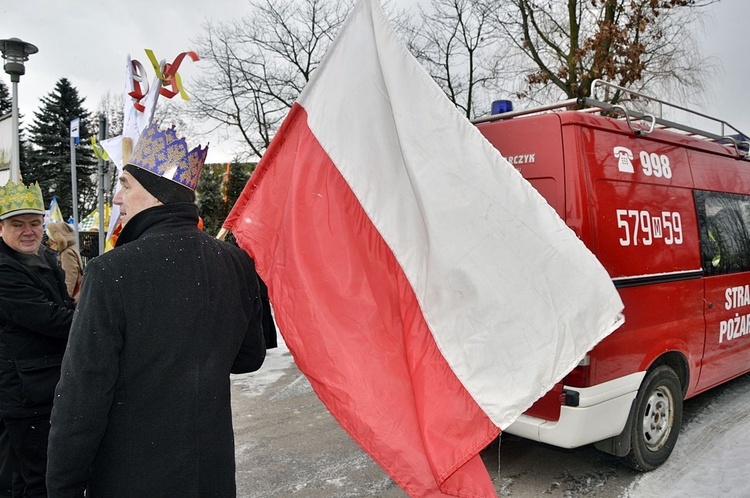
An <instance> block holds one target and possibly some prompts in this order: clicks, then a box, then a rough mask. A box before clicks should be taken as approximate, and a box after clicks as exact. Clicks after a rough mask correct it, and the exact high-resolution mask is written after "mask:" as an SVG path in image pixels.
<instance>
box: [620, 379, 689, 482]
mask: <svg viewBox="0 0 750 498" xmlns="http://www.w3.org/2000/svg"><path fill="white" fill-rule="evenodd" d="M635 403H636V405H635V411H634V412H633V413H632V416H631V419H630V420H628V423H629V424H630V429H631V432H630V453H628V454H627V455H626V456H624V457H622V458H620V461H621V462H622V463H624V464H625V465H627V466H628V467H630V468H632V469H634V470H637V471H639V472H648V471H650V470H654V469H655V468H657V467H659V466H660V465H661V464H663V463H664V462H666V461H667V458H669V455H670V454H671V453H672V450H673V449H674V446H675V443H677V436H679V434H680V425H681V424H682V388H681V387H680V379H679V378H678V377H677V374H676V373H675V372H674V370H672V369H671V368H670V367H668V366H665V365H662V366H659V367H656V368H655V369H653V370H652V371H651V372H649V373H648V374H647V375H646V378H645V379H644V381H643V384H641V388H640V389H639V390H638V397H637V398H636V400H635Z"/></svg>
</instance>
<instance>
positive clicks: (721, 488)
mask: <svg viewBox="0 0 750 498" xmlns="http://www.w3.org/2000/svg"><path fill="white" fill-rule="evenodd" d="M748 386H750V377H749V376H747V375H745V376H743V377H742V378H740V379H737V380H735V381H733V382H731V383H729V384H727V386H725V387H719V388H715V389H714V390H713V391H709V392H707V393H705V394H703V395H701V396H699V397H698V398H696V399H691V400H687V401H686V402H685V407H686V415H687V417H686V418H687V419H686V420H684V421H683V429H682V431H681V433H680V437H679V439H678V440H677V446H676V447H675V450H674V452H673V453H672V455H671V456H670V457H669V460H667V462H666V463H665V464H664V465H662V466H661V467H660V468H658V469H656V470H654V471H653V472H649V473H647V474H643V475H641V476H639V477H638V478H636V480H635V482H634V483H633V485H632V486H631V489H630V491H629V496H631V497H641V496H662V497H673V498H683V497H706V498H708V497H719V496H721V497H737V498H739V497H747V496H750V416H748V414H750V398H749V397H748V395H747V393H748ZM717 391H718V394H717ZM701 398H703V399H701ZM704 399H707V400H708V401H707V402H706V401H704Z"/></svg>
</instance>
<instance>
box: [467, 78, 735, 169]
mask: <svg viewBox="0 0 750 498" xmlns="http://www.w3.org/2000/svg"><path fill="white" fill-rule="evenodd" d="M601 93H604V95H603V96H602V97H599V95H598V94H601ZM591 95H592V96H591V97H580V98H577V99H568V100H563V101H561V102H556V103H554V104H549V105H546V106H541V107H536V108H533V109H524V110H519V111H511V112H506V113H502V114H493V115H492V116H486V117H483V118H478V119H475V120H473V121H472V123H474V124H479V123H487V122H491V121H500V120H506V119H511V118H514V117H517V116H523V115H528V114H538V113H543V112H548V111H553V110H556V109H568V110H572V108H577V110H578V111H579V112H589V113H599V114H602V113H607V114H608V115H609V116H610V117H614V118H618V119H624V120H626V121H627V123H628V127H629V128H630V129H631V130H632V131H633V133H635V134H636V135H644V134H649V133H651V132H653V131H654V129H655V128H657V127H658V128H659V129H667V130H670V131H673V132H676V133H680V134H683V135H687V136H694V137H698V138H702V139H704V140H709V141H712V142H716V143H719V144H722V145H724V146H726V147H728V148H730V149H734V150H735V152H736V153H737V155H738V156H740V157H742V158H744V159H748V158H750V138H748V136H747V135H745V134H744V133H742V132H740V131H739V130H738V129H737V128H735V127H734V126H732V125H730V124H729V123H727V122H726V121H723V120H721V119H718V118H714V117H712V116H709V115H707V114H703V113H701V112H698V111H695V110H693V109H689V108H687V107H682V106H679V105H676V104H671V103H669V102H666V101H664V100H661V99H657V98H656V97H651V96H648V95H644V94H642V93H640V92H636V91H634V90H629V89H627V88H624V87H621V86H618V85H615V84H612V83H608V82H606V81H604V80H601V79H597V80H594V81H593V82H592V83H591ZM597 97H599V98H597ZM610 102H620V103H610ZM638 107H641V109H644V108H648V111H646V110H639V109H638ZM665 109H666V110H669V111H670V112H673V113H677V114H680V115H681V116H684V117H685V120H686V121H691V120H698V121H700V125H701V126H702V128H698V127H697V126H692V125H688V124H684V123H680V122H677V121H674V120H670V119H666V118H665V117H664V111H665ZM649 111H650V112H649ZM705 128H710V129H711V130H713V131H709V129H705Z"/></svg>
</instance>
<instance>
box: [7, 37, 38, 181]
mask: <svg viewBox="0 0 750 498" xmlns="http://www.w3.org/2000/svg"><path fill="white" fill-rule="evenodd" d="M0 52H2V53H3V59H5V66H3V68H4V69H5V72H6V73H8V74H9V75H10V81H11V84H12V86H13V111H12V112H13V117H12V123H11V126H12V127H13V145H12V148H11V152H10V157H11V165H10V181H12V182H16V183H17V182H20V181H21V162H20V159H21V145H20V141H19V136H18V82H19V81H20V80H21V75H22V74H24V73H25V72H26V70H25V68H24V66H23V63H24V62H25V61H27V60H29V56H30V55H32V54H35V53H37V52H39V49H38V48H36V45H32V44H31V43H27V42H25V41H23V40H19V39H18V38H9V39H7V40H0Z"/></svg>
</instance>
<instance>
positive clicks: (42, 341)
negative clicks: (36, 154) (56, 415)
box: [0, 183, 73, 496]
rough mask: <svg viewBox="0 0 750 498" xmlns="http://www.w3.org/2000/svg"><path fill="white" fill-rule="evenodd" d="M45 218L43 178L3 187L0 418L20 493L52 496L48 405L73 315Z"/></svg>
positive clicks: (0, 197) (0, 189)
mask: <svg viewBox="0 0 750 498" xmlns="http://www.w3.org/2000/svg"><path fill="white" fill-rule="evenodd" d="M43 222H44V201H43V199H42V191H41V189H40V188H39V185H38V184H35V185H33V186H31V187H26V186H25V185H23V184H22V183H8V184H6V185H5V186H4V187H0V237H1V239H0V419H2V425H4V427H5V430H6V431H7V436H8V440H9V441H10V446H11V448H12V450H13V451H11V452H10V457H9V458H11V461H12V464H13V465H12V466H13V467H14V470H15V471H16V473H17V474H20V477H21V478H22V480H23V487H24V489H23V491H22V492H23V496H46V495H47V493H46V487H45V468H46V464H47V437H48V434H49V429H50V422H49V420H50V411H51V410H52V400H53V396H54V390H55V385H56V384H57V381H58V379H59V378H60V363H61V361H62V357H63V353H64V352H65V344H66V341H67V337H68V332H69V330H70V325H71V322H72V319H73V302H72V301H71V300H70V298H69V297H68V293H67V291H66V289H65V276H64V274H63V271H62V269H60V266H59V264H58V261H57V255H56V253H55V252H54V251H52V250H51V249H48V248H46V247H44V246H43V245H42V234H43V228H42V224H43ZM4 456H5V457H6V458H7V457H8V456H7V455H4ZM14 495H15V492H14Z"/></svg>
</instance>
